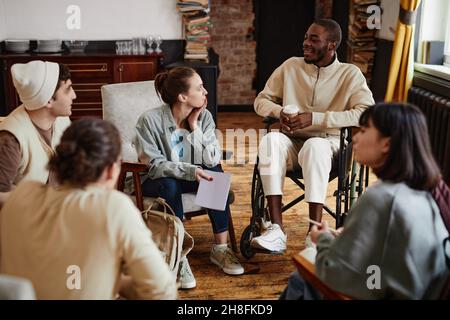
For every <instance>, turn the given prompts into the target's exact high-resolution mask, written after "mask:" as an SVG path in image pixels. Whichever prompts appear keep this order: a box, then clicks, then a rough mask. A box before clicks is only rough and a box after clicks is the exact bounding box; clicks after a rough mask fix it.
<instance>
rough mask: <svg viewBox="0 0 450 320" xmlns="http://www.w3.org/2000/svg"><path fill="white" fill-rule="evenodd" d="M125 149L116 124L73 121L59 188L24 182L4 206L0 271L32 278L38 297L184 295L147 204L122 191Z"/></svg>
mask: <svg viewBox="0 0 450 320" xmlns="http://www.w3.org/2000/svg"><path fill="white" fill-rule="evenodd" d="M120 154H121V144H120V138H119V133H118V131H117V129H116V128H115V127H114V126H113V125H112V124H110V123H108V122H106V121H103V120H98V119H84V120H79V121H76V122H74V123H72V125H71V126H70V127H69V128H68V129H67V130H66V131H65V132H64V134H63V135H62V138H61V143H60V144H59V145H58V146H57V147H56V153H55V154H54V156H53V157H52V158H51V160H50V163H49V169H50V171H51V173H52V174H54V175H55V178H56V180H57V181H58V183H59V186H58V187H53V186H49V185H44V184H42V183H40V182H37V181H25V182H22V183H21V184H19V185H18V186H17V188H16V189H15V190H14V191H13V192H12V193H11V195H10V197H9V198H8V201H7V202H6V203H5V205H4V207H3V209H2V211H1V217H0V218H1V220H0V222H1V226H0V227H1V229H0V244H1V251H0V259H1V261H0V273H5V274H9V275H12V276H18V277H23V278H26V279H29V280H30V281H31V282H32V284H33V286H34V288H35V290H36V296H37V298H38V299H113V298H116V297H117V294H118V293H119V290H120V294H121V295H123V296H124V297H126V298H130V299H173V298H176V297H177V285H176V279H175V277H174V276H173V275H172V273H171V271H170V270H169V267H168V266H167V264H166V262H165V261H164V259H163V257H162V255H161V253H160V251H159V250H158V247H157V246H156V245H155V243H154V242H153V240H152V238H151V232H150V230H148V229H147V227H146V225H145V224H144V221H143V219H142V217H141V215H140V212H139V210H137V208H136V207H135V206H134V204H133V202H132V201H131V200H130V199H129V198H128V197H127V196H126V195H124V194H122V193H121V192H118V191H116V190H114V186H115V184H116V182H117V177H118V175H119V172H120ZM123 273H126V274H127V275H128V276H122V274H123Z"/></svg>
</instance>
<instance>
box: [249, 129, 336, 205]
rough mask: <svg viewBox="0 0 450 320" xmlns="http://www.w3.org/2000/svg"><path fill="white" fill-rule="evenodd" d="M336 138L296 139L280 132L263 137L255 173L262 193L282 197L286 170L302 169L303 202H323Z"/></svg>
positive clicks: (334, 151)
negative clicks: (257, 175)
mask: <svg viewBox="0 0 450 320" xmlns="http://www.w3.org/2000/svg"><path fill="white" fill-rule="evenodd" d="M338 150H339V137H335V136H330V137H326V138H316V137H313V138H309V139H305V138H296V137H293V138H291V137H288V136H286V135H285V134H283V133H281V132H270V133H268V134H266V135H265V136H264V137H263V138H262V140H261V143H260V144H259V151H258V156H259V166H258V169H259V173H260V176H261V180H262V185H263V189H264V194H265V195H266V196H269V195H282V194H283V187H284V179H285V176H286V171H287V170H288V171H292V170H297V169H300V168H301V169H302V172H303V180H304V184H305V201H306V202H314V203H322V204H324V203H325V199H326V195H327V186H328V179H329V175H330V171H331V164H332V160H333V155H334V154H335V153H337V151H338Z"/></svg>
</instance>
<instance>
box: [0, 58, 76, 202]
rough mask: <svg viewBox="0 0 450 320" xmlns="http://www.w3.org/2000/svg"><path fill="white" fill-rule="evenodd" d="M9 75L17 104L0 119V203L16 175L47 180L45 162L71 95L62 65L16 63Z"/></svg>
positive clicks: (17, 179)
mask: <svg viewBox="0 0 450 320" xmlns="http://www.w3.org/2000/svg"><path fill="white" fill-rule="evenodd" d="M11 75H12V79H13V83H14V87H15V88H16V91H17V93H18V95H19V98H20V100H21V101H22V104H21V105H20V106H18V107H17V108H16V109H14V110H13V111H12V112H11V113H10V114H9V115H8V116H7V117H6V118H5V119H4V120H3V122H1V123H0V207H1V206H2V204H3V202H4V201H5V199H6V198H7V197H8V195H9V192H10V191H11V190H12V189H13V188H14V186H15V185H17V184H18V183H19V182H20V181H21V180H36V181H40V182H42V183H48V182H51V180H52V178H51V175H50V174H49V171H48V169H47V164H48V161H49V159H50V157H51V156H52V155H53V154H54V149H55V146H56V145H57V144H58V143H59V140H60V138H61V135H62V133H63V132H64V130H65V129H66V128H67V127H68V126H69V125H70V119H69V116H70V115H71V113H72V111H71V110H72V101H73V100H74V99H76V95H75V92H74V90H73V88H72V81H71V80H70V71H69V69H68V68H67V67H66V66H65V65H63V64H58V63H54V62H48V61H39V60H36V61H31V62H28V63H17V64H14V65H13V66H12V67H11Z"/></svg>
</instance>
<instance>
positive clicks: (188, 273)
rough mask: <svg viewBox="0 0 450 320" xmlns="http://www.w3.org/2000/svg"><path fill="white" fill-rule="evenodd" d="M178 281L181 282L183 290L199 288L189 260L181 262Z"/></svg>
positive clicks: (185, 259)
mask: <svg viewBox="0 0 450 320" xmlns="http://www.w3.org/2000/svg"><path fill="white" fill-rule="evenodd" d="M178 281H179V282H180V288H181V289H192V288H195V287H196V286H197V281H195V278H194V274H193V273H192V270H191V267H190V266H189V261H188V259H187V258H184V259H183V260H181V261H180V274H179V279H178Z"/></svg>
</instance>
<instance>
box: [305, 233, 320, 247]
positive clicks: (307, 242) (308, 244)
mask: <svg viewBox="0 0 450 320" xmlns="http://www.w3.org/2000/svg"><path fill="white" fill-rule="evenodd" d="M316 247H317V246H316V244H315V243H314V242H312V240H311V232H308V234H307V235H306V239H305V248H314V249H316Z"/></svg>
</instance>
